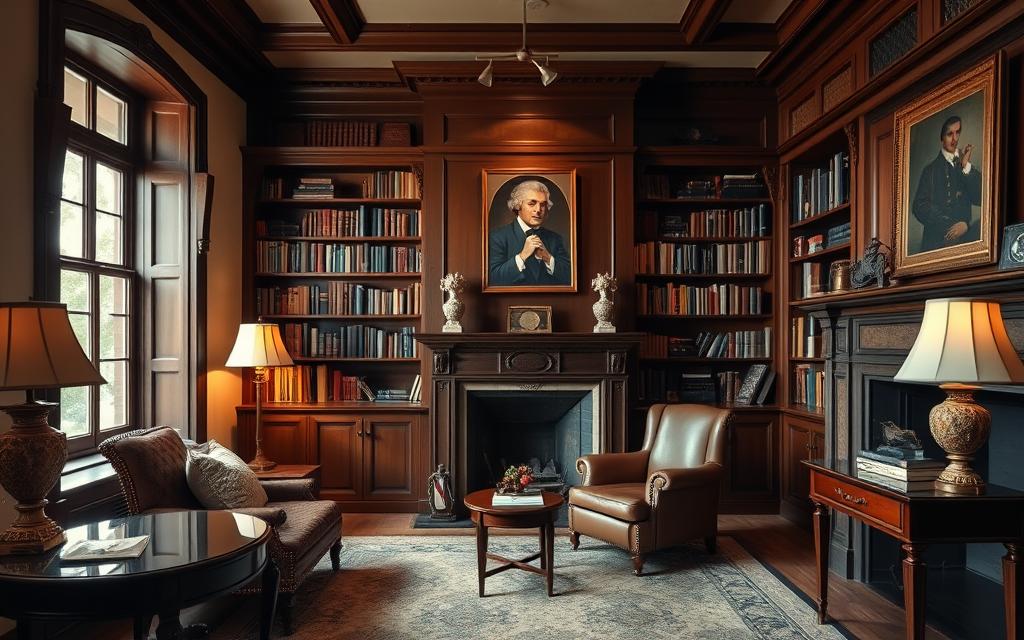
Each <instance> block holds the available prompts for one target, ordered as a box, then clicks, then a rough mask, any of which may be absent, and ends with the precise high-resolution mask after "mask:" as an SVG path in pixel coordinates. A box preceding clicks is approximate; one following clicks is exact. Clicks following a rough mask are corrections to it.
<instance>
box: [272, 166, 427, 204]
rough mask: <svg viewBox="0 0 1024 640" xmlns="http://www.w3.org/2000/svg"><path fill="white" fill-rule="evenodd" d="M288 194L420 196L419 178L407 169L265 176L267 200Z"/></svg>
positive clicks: (321, 197)
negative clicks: (335, 174)
mask: <svg viewBox="0 0 1024 640" xmlns="http://www.w3.org/2000/svg"><path fill="white" fill-rule="evenodd" d="M289 185H290V186H291V189H290V190H289V189H288V188H287V187H288V186H289ZM286 193H288V194H291V197H292V198H296V199H299V200H325V199H330V198H334V197H336V196H335V194H336V193H338V194H339V195H338V196H337V197H344V198H396V199H416V198H419V197H420V180H419V178H418V177H417V175H416V173H415V172H413V171H410V170H407V169H381V170H377V171H373V172H370V173H366V172H363V173H359V174H357V175H353V174H344V175H341V176H335V177H330V176H306V177H301V178H299V179H297V180H291V179H287V180H286V179H285V178H284V177H281V176H277V177H274V176H268V177H266V178H264V179H263V197H264V198H265V199H269V200H278V199H281V198H284V197H285V194H286Z"/></svg>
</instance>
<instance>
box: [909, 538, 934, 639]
mask: <svg viewBox="0 0 1024 640" xmlns="http://www.w3.org/2000/svg"><path fill="white" fill-rule="evenodd" d="M923 552H924V545H923V544H914V543H908V544H904V545H903V554H904V555H903V608H904V610H905V611H906V616H907V638H908V639H913V640H924V607H925V597H924V592H925V584H926V582H927V580H926V579H927V577H928V575H927V570H928V567H927V565H926V564H925V561H924V559H923V558H922V557H921V554H922V553H923Z"/></svg>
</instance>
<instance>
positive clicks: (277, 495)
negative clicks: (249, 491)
mask: <svg viewBox="0 0 1024 640" xmlns="http://www.w3.org/2000/svg"><path fill="white" fill-rule="evenodd" d="M260 484H261V485H263V490H264V491H266V492H267V500H268V501H270V502H288V501H290V500H316V496H315V495H313V485H314V482H313V479H312V478H301V479H297V480H260Z"/></svg>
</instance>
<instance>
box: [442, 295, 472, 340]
mask: <svg viewBox="0 0 1024 640" xmlns="http://www.w3.org/2000/svg"><path fill="white" fill-rule="evenodd" d="M457 295H458V292H456V291H449V292H448V299H447V300H446V301H445V302H444V304H442V305H441V310H442V311H444V317H445V320H447V322H445V323H444V327H442V328H441V332H442V333H462V323H461V322H459V321H460V320H462V313H463V312H464V311H465V310H466V305H464V304H463V303H462V301H461V300H459V299H458V298H457V297H456V296H457Z"/></svg>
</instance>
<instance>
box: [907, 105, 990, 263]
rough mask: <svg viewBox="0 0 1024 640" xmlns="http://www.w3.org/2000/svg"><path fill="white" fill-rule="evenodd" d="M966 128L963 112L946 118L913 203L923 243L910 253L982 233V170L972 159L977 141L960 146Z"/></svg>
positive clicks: (924, 169)
mask: <svg viewBox="0 0 1024 640" xmlns="http://www.w3.org/2000/svg"><path fill="white" fill-rule="evenodd" d="M962 130H963V122H962V121H961V118H960V116H957V115H952V116H950V117H948V118H946V120H945V121H944V122H943V123H942V129H941V132H940V134H939V144H940V147H939V153H938V155H937V156H936V157H935V159H934V160H932V161H931V162H929V163H928V164H927V165H925V166H924V168H923V169H922V170H921V178H920V180H919V181H918V183H917V190H916V191H915V192H914V200H913V203H912V206H911V212H912V213H913V214H914V217H915V218H917V220H918V222H920V223H921V227H922V233H921V243H920V245H919V246H917V247H913V246H911V247H908V252H907V253H908V254H914V253H922V252H925V251H933V250H935V249H941V248H943V247H949V246H952V245H957V244H962V243H965V242H974V241H976V240H978V239H979V238H980V236H981V230H980V227H979V224H978V220H977V219H975V218H976V216H975V215H974V211H973V207H974V206H980V205H981V171H979V170H978V168H977V167H976V166H975V165H973V164H972V163H971V154H972V153H973V151H974V145H971V144H967V145H964V146H963V147H962V148H961V147H960V137H961V133H962ZM915 249H916V250H915Z"/></svg>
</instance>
